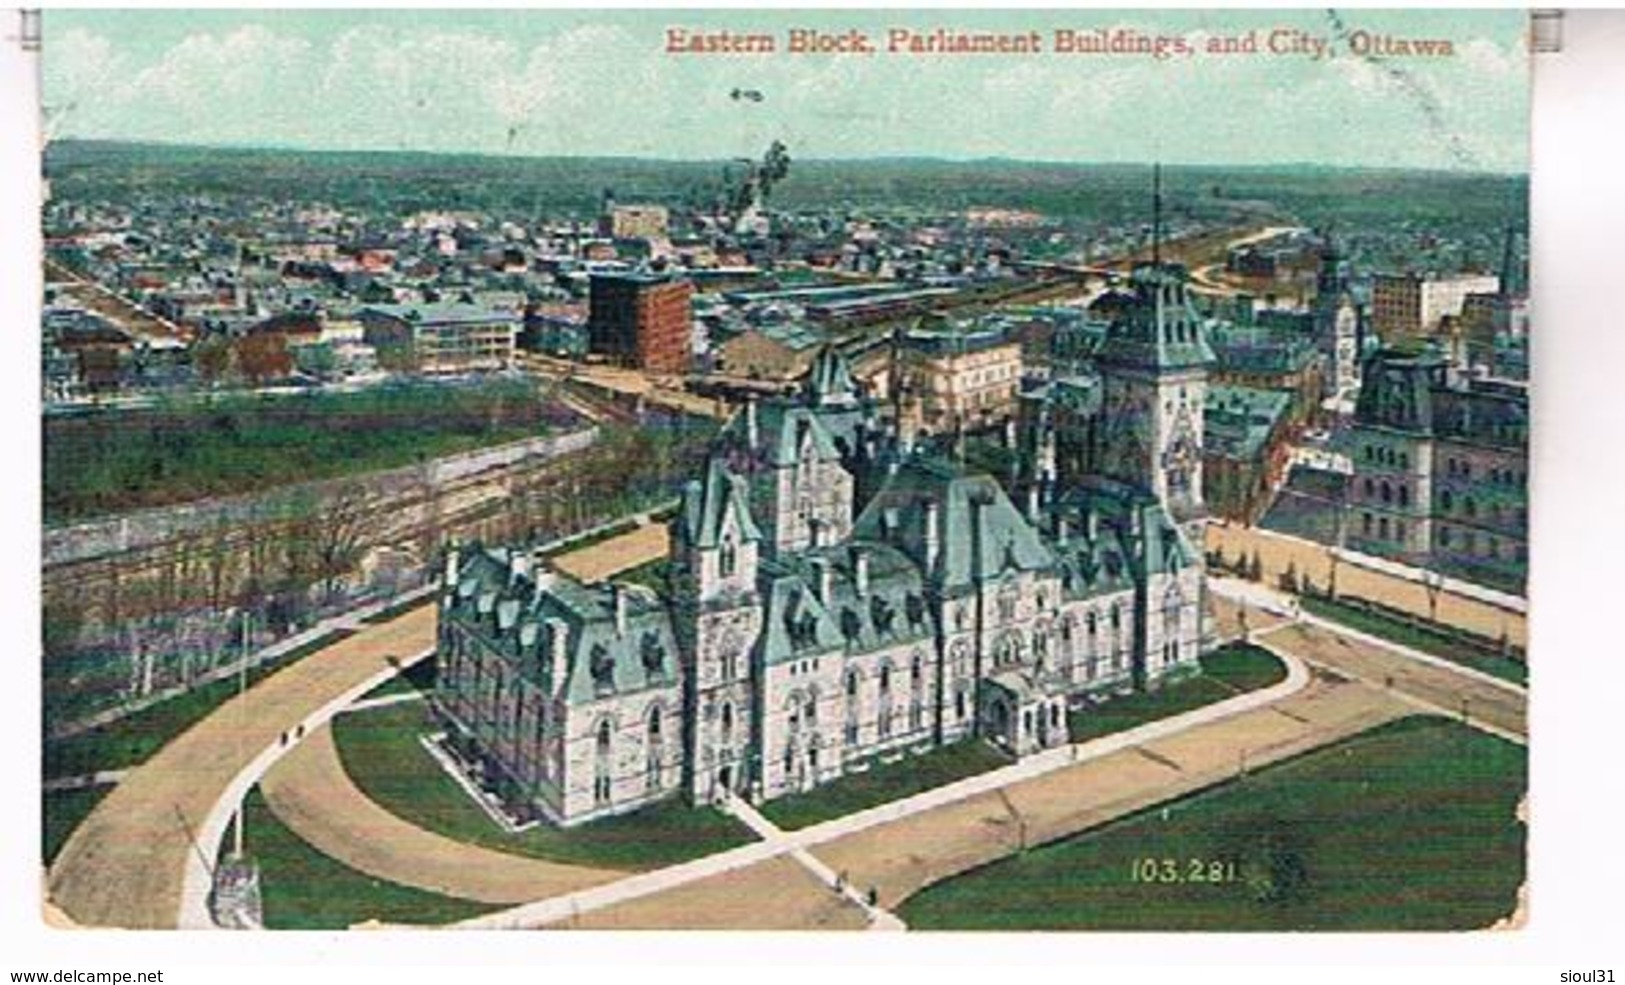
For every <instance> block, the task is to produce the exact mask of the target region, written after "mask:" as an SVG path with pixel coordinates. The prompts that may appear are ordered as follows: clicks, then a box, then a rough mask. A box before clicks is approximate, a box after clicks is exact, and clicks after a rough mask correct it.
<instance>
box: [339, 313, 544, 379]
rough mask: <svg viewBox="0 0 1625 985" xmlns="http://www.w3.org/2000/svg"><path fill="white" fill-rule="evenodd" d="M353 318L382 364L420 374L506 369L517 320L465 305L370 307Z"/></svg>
mask: <svg viewBox="0 0 1625 985" xmlns="http://www.w3.org/2000/svg"><path fill="white" fill-rule="evenodd" d="M356 318H357V320H358V321H360V322H361V325H362V330H363V339H364V340H365V341H366V343H367V344H368V345H371V346H373V347H374V348H375V349H376V350H377V352H378V361H379V364H380V365H381V366H383V367H385V368H388V369H397V370H406V371H409V372H415V373H424V374H441V373H470V372H482V371H493V370H501V369H506V368H508V367H509V366H511V365H513V356H514V345H515V341H516V339H517V337H518V335H519V329H520V321H521V319H520V316H519V315H518V314H516V313H513V312H504V311H492V310H489V309H486V308H481V307H479V306H477V305H470V304H380V305H370V306H368V307H365V308H362V309H361V310H360V312H358V313H357V315H356Z"/></svg>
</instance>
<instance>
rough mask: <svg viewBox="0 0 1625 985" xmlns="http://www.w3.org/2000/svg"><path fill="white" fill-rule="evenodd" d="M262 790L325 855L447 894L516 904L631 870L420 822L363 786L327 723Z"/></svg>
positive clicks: (296, 749)
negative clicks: (506, 845)
mask: <svg viewBox="0 0 1625 985" xmlns="http://www.w3.org/2000/svg"><path fill="white" fill-rule="evenodd" d="M260 789H261V790H262V791H263V792H264V793H265V800H266V803H267V804H269V805H270V808H271V810H272V812H273V813H275V814H276V816H277V818H278V820H280V821H281V822H282V823H283V824H285V825H287V826H288V828H289V829H290V830H292V831H293V832H294V834H297V835H298V836H299V837H300V838H302V839H304V840H305V841H306V842H308V843H310V845H311V846H312V847H313V848H315V849H316V850H317V851H319V852H321V853H322V854H323V855H326V856H328V857H329V858H333V859H337V860H338V861H340V862H342V863H344V864H345V865H347V866H349V867H350V868H352V869H356V870H358V871H361V872H365V873H366V874H368V875H370V876H374V877H376V878H379V879H384V880H387V881H389V882H394V883H400V884H402V885H407V886H415V887H417V888H419V889H424V890H427V891H429V892H432V893H439V894H441V895H443V896H455V897H457V898H459V899H470V900H477V901H479V902H481V903H506V904H515V903H522V902H524V901H526V900H533V899H536V898H538V897H542V896H553V895H558V894H560V893H568V892H573V891H575V890H578V889H585V888H586V887H588V886H595V885H600V884H602V883H606V882H612V881H614V880H616V879H619V878H622V877H624V876H625V874H626V873H625V872H623V871H618V870H612V869H595V868H590V867H587V866H580V865H565V864H562V863H559V862H550V861H547V860H545V859H538V858H529V857H526V856H523V855H515V854H511V853H509V852H502V851H496V850H494V849H490V848H482V847H480V846H478V845H470V844H467V843H464V842H461V841H457V840H455V839H452V838H448V837H446V836H444V835H440V834H436V833H434V832H432V831H427V830H425V829H423V828H420V827H418V826H417V825H415V824H412V823H411V822H410V821H406V820H404V819H402V818H400V817H398V816H396V815H395V814H392V813H390V812H389V811H388V810H385V809H384V808H383V807H380V806H379V805H378V804H377V803H375V802H374V801H372V800H371V799H369V798H368V797H367V795H366V794H364V793H362V792H361V790H360V789H358V788H357V787H356V785H355V783H354V782H352V781H351V779H350V777H349V775H348V774H346V773H345V772H344V764H343V762H342V761H341V760H340V759H339V754H338V747H337V746H336V745H335V743H334V741H333V732H332V729H331V728H329V727H328V726H325V725H324V726H322V727H321V728H318V729H316V730H314V731H312V732H310V733H307V734H306V736H305V740H304V741H303V742H301V743H299V745H298V746H296V747H294V748H293V749H292V750H290V751H289V752H288V754H287V755H285V756H283V757H282V758H281V759H280V760H279V761H278V762H277V763H276V765H275V766H273V767H271V769H270V770H269V771H268V772H267V773H266V774H265V777H264V779H263V780H261V781H260Z"/></svg>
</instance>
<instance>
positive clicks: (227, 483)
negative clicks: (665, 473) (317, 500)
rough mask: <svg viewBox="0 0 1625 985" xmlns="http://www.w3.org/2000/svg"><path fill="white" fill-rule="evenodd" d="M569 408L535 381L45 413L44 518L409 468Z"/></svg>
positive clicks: (547, 421)
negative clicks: (49, 414)
mask: <svg viewBox="0 0 1625 985" xmlns="http://www.w3.org/2000/svg"><path fill="white" fill-rule="evenodd" d="M574 420H575V418H574V416H573V415H572V414H571V413H570V411H568V410H567V409H565V408H564V407H563V406H561V405H559V404H557V403H555V402H553V401H552V400H549V399H546V398H545V397H543V395H541V394H540V393H539V392H538V390H537V389H536V387H535V386H534V385H533V384H530V383H526V382H521V381H501V382H496V383H490V384H485V385H482V386H477V387H468V386H446V385H430V384H419V385H408V386H389V387H380V388H375V389H372V390H368V391H364V392H360V393H351V394H305V395H298V396H276V397H233V398H227V399H222V400H218V401H208V402H179V401H177V402H174V403H170V404H165V405H159V406H156V407H152V408H143V409H116V410H103V411H98V412H94V413H90V414H83V415H74V416H53V417H47V418H46V419H45V422H44V440H43V444H44V458H45V461H44V471H45V489H44V507H45V520H46V523H48V524H59V523H67V522H74V521H78V520H83V519H87V518H91V517H95V516H100V515H105V514H109V513H120V512H125V511H128V510H133V509H142V508H146V507H154V506H168V505H173V504H176V503H182V502H189V501H193V500H198V499H206V498H209V497H214V496H223V495H234V494H239V493H249V492H256V491H259V490H263V489H268V488H272V487H275V486H280V485H286V484H290V483H295V482H305V481H310V480H315V479H328V478H336V477H339V476H343V475H349V474H353V473H358V472H367V471H373V470H378V469H387V468H394V467H398V466H402V465H410V464H412V463H414V462H419V461H424V460H426V459H430V458H436V457H440V456H444V455H450V454H455V453H458V452H462V451H468V450H471V449H475V448H479V447H483V446H486V445H491V444H498V443H501V442H504V441H517V440H520V439H523V438H527V437H533V436H536V435H540V434H544V433H547V432H548V431H550V430H553V429H555V428H559V427H561V426H564V425H567V424H570V423H572V422H573V421H574Z"/></svg>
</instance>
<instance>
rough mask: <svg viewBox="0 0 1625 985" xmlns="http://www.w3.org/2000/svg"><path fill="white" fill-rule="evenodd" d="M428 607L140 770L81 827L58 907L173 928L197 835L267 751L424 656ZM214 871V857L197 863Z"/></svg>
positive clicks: (268, 689)
mask: <svg viewBox="0 0 1625 985" xmlns="http://www.w3.org/2000/svg"><path fill="white" fill-rule="evenodd" d="M434 642H435V609H434V606H432V605H425V606H423V607H421V608H418V609H414V610H412V611H410V612H408V613H406V614H405V615H402V616H400V617H398V618H395V619H392V620H390V621H388V622H385V623H380V624H378V625H375V626H370V627H368V628H366V629H363V630H361V631H360V632H358V633H357V634H356V635H354V636H351V637H349V638H347V639H344V640H341V641H340V642H338V643H335V644H334V645H333V646H331V647H328V648H326V649H324V650H321V651H320V652H318V653H314V654H311V655H310V656H308V657H306V658H304V659H303V660H300V661H298V662H297V663H294V664H292V665H290V666H288V667H285V668H283V669H282V670H280V671H278V672H276V673H274V674H272V675H270V676H269V677H267V678H265V679H264V680H262V681H260V682H259V683H257V684H256V685H254V686H253V687H252V688H249V689H248V691H247V692H246V693H244V694H243V695H241V696H239V697H236V698H233V699H231V700H230V701H228V702H226V703H225V704H224V705H222V706H221V707H220V708H219V709H218V710H217V711H215V712H214V713H213V714H211V715H209V716H208V717H207V718H205V719H204V720H203V721H201V722H199V723H198V724H197V725H196V726H194V727H192V728H191V729H189V730H188V731H186V732H184V733H182V734H181V735H179V736H177V737H176V738H175V739H174V740H172V741H171V742H170V743H169V744H168V745H166V746H164V747H163V748H162V749H160V750H159V751H158V752H157V753H156V754H155V755H153V757H152V758H151V759H149V760H147V761H146V762H144V763H142V764H141V765H139V766H137V767H135V768H133V769H131V770H130V771H129V772H128V773H127V774H125V776H124V779H123V781H122V782H120V783H119V785H118V786H117V787H115V788H113V791H112V792H111V793H109V794H108V795H107V797H106V798H105V799H104V800H102V802H101V803H100V804H99V805H97V807H96V809H95V810H93V811H92V812H91V813H90V815H89V816H88V817H87V818H86V819H85V820H84V822H83V823H82V824H80V825H79V827H78V828H76V829H75V830H74V832H73V834H72V836H70V837H69V838H68V841H67V843H66V844H65V845H64V846H63V848H62V851H61V853H60V854H59V855H58V856H57V859H56V862H55V864H53V865H52V866H51V868H50V871H49V873H48V874H47V880H46V888H47V893H48V894H49V896H50V900H51V902H52V903H54V904H55V905H56V906H57V907H60V908H61V909H62V910H63V911H65V912H66V914H67V915H68V916H69V917H70V918H72V919H73V920H74V921H76V922H77V923H79V924H82V925H88V926H97V927H126V928H158V927H174V926H176V924H177V921H178V915H179V913H180V909H181V902H182V896H183V889H184V887H185V884H186V882H187V869H188V867H189V863H191V864H195V863H194V862H193V860H194V858H195V857H196V856H195V853H196V852H197V848H196V846H195V843H194V839H195V838H197V837H198V832H199V830H200V829H201V828H202V827H203V826H204V823H205V821H206V819H207V818H208V817H209V815H210V814H211V812H213V811H214V810H215V807H216V804H217V802H219V801H220V800H221V798H222V797H223V796H224V795H225V794H226V792H227V791H228V789H230V788H231V786H232V785H233V783H234V781H236V779H237V778H238V776H239V774H241V773H243V772H244V771H245V770H247V769H248V768H249V766H250V764H251V763H252V762H253V761H254V760H255V759H256V758H257V757H258V756H259V754H260V753H261V752H262V750H263V749H265V748H266V747H268V746H273V745H275V744H276V743H277V742H278V741H279V738H280V737H281V736H282V735H284V734H287V733H290V732H292V731H294V730H295V729H296V728H297V727H298V726H300V725H302V724H304V723H305V722H306V721H307V719H308V717H309V716H310V715H311V714H312V713H313V711H314V710H315V709H318V708H320V707H322V706H323V705H325V704H327V703H328V702H331V701H334V700H336V699H338V698H340V697H342V696H343V695H345V694H346V693H348V692H349V691H351V690H353V689H354V688H356V687H357V686H360V685H363V684H365V683H366V682H367V681H368V680H369V679H371V678H373V677H375V676H377V675H378V674H379V673H382V672H384V671H386V670H387V669H389V668H390V667H393V666H404V665H407V664H410V663H412V662H414V660H415V659H421V658H422V657H423V656H426V655H427V653H428V652H429V651H431V650H432V648H433V647H434ZM197 861H201V862H202V863H203V864H204V865H206V866H208V867H211V868H212V866H213V863H214V859H213V858H212V857H207V858H202V859H198V860H197Z"/></svg>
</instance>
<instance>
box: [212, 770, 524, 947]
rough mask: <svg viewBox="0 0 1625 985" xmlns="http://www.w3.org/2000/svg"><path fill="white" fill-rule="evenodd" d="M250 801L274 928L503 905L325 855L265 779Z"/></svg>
mask: <svg viewBox="0 0 1625 985" xmlns="http://www.w3.org/2000/svg"><path fill="white" fill-rule="evenodd" d="M246 806H247V810H246V812H245V814H244V819H245V824H244V841H245V847H246V848H247V849H248V853H249V855H250V856H251V857H252V858H253V859H254V861H255V862H257V863H258V864H259V867H260V900H261V903H262V905H263V907H264V911H265V925H266V926H267V927H269V928H271V929H273V930H342V929H344V928H346V927H349V926H350V925H352V924H356V923H361V922H362V921H364V920H374V919H376V920H381V921H383V922H385V923H411V924H443V923H451V922H453V921H456V920H466V919H468V918H469V917H475V916H479V915H480V914H482V913H489V912H491V911H492V910H496V909H499V907H496V906H493V905H490V904H486V903H476V902H473V901H471V900H462V899H454V898H452V897H450V896H441V895H439V894H438V893H431V892H427V891H425V890H422V889H417V888H415V887H412V886H402V885H400V884H399V883H393V882H386V881H385V880H383V879H375V878H373V877H372V876H369V875H367V874H366V873H364V872H358V871H356V870H355V869H352V868H350V867H349V866H347V865H345V864H343V863H342V862H339V861H336V860H334V859H332V858H329V857H328V856H326V855H323V854H322V853H321V852H319V851H317V850H316V849H314V848H312V847H311V846H310V845H309V844H307V843H306V842H305V841H304V840H303V839H301V838H300V837H299V836H298V835H296V834H294V833H293V832H292V831H289V830H288V829H287V827H286V826H284V825H283V824H282V822H281V821H279V820H277V816H276V815H275V814H274V813H272V812H271V809H270V807H269V806H267V804H266V803H265V798H264V797H263V796H262V795H261V794H260V791H259V788H258V787H255V788H254V789H253V790H251V791H249V794H248V798H247V800H246Z"/></svg>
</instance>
